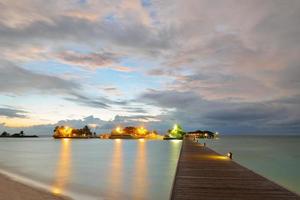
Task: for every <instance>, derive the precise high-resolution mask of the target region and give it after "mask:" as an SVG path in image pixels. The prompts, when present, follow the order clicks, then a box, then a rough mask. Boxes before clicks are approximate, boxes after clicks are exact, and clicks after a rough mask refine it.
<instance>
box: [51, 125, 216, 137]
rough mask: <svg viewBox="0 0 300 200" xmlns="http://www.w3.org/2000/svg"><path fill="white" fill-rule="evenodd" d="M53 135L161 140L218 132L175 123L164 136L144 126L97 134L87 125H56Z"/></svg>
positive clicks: (211, 134) (212, 134)
mask: <svg viewBox="0 0 300 200" xmlns="http://www.w3.org/2000/svg"><path fill="white" fill-rule="evenodd" d="M53 132H54V134H53V137H54V138H56V139H58V138H79V139H80V138H83V139H86V138H100V139H159V140H162V139H164V140H182V139H183V137H193V138H207V139H214V138H216V137H217V135H218V133H213V132H211V131H201V130H196V131H192V132H185V131H184V130H183V128H182V127H181V126H180V125H179V124H174V126H173V128H172V129H169V130H168V131H167V133H166V134H165V135H164V136H163V135H160V134H159V133H158V132H157V131H156V130H151V131H150V130H148V129H147V128H145V127H144V126H126V127H122V126H117V127H116V128H114V129H113V130H112V131H111V132H110V133H103V134H99V136H97V135H96V133H95V132H93V133H92V132H91V130H90V128H89V127H88V126H87V125H86V126H84V127H83V128H82V129H76V128H72V127H69V126H56V127H55V128H54V130H53Z"/></svg>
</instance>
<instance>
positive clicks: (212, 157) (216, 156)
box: [207, 155, 230, 161]
mask: <svg viewBox="0 0 300 200" xmlns="http://www.w3.org/2000/svg"><path fill="white" fill-rule="evenodd" d="M207 158H209V159H213V160H228V161H229V160H230V159H229V158H228V157H227V156H221V155H208V156H207Z"/></svg>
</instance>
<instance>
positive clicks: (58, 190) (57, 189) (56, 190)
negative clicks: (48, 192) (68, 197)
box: [52, 187, 61, 194]
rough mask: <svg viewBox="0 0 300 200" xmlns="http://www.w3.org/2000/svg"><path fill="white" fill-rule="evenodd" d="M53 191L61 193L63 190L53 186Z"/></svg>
mask: <svg viewBox="0 0 300 200" xmlns="http://www.w3.org/2000/svg"><path fill="white" fill-rule="evenodd" d="M52 193H53V194H61V190H60V189H59V188H56V187H54V188H52Z"/></svg>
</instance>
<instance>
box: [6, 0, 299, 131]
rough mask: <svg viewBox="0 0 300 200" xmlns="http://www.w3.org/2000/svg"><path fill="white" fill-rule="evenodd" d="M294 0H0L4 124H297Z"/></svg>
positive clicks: (12, 127) (102, 127) (36, 127)
mask: <svg viewBox="0 0 300 200" xmlns="http://www.w3.org/2000/svg"><path fill="white" fill-rule="evenodd" d="M299 10H300V1H299V0H284V1H283V0H263V1H262V0H251V1H248V0H163V1H161V0H143V1H138V0H131V1H121V0H107V1H97V0H66V1H61V0H51V1H44V0H21V1H17V0H0V131H1V132H2V131H4V130H8V131H18V130H20V129H23V130H25V132H26V133H40V134H51V131H52V130H53V126H55V125H63V124H67V125H70V126H74V127H82V126H83V125H85V124H93V125H94V126H96V127H97V130H96V131H97V132H104V131H108V130H109V129H110V128H112V127H114V126H115V125H124V126H126V125H136V124H143V125H145V126H146V127H148V128H150V129H157V130H159V131H160V132H161V133H164V131H166V130H167V129H168V128H170V127H171V126H172V124H174V123H180V124H181V125H182V127H183V128H184V129H185V130H194V129H201V130H203V129H208V130H211V131H219V132H221V133H224V134H231V133H232V134H272V133H283V134H300V55H299V54H300V12H299Z"/></svg>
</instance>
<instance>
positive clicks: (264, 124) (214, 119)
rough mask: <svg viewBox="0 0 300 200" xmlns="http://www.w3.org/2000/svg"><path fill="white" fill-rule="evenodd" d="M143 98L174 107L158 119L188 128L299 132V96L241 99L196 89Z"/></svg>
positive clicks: (148, 101) (166, 92)
mask: <svg viewBox="0 0 300 200" xmlns="http://www.w3.org/2000/svg"><path fill="white" fill-rule="evenodd" d="M140 98H141V100H143V101H144V102H147V103H149V104H152V105H153V106H158V107H163V108H168V109H170V108H173V109H174V110H169V111H168V112H167V113H166V114H165V115H162V116H160V117H157V119H159V120H160V121H161V122H162V123H163V122H165V121H166V122H168V121H173V123H175V122H179V123H181V124H183V125H184V126H186V127H187V128H188V129H189V130H193V129H211V130H214V131H220V132H223V133H224V132H225V133H229V134H230V133H248V134H252V133H263V134H269V133H273V134H275V133H282V131H285V132H287V133H297V132H298V127H299V126H298V125H297V124H296V123H297V122H298V121H299V118H300V116H299V113H300V112H299V111H300V110H299V108H298V107H299V106H298V104H299V98H298V97H294V98H288V99H278V100H277V101H272V102H270V101H264V102H239V101H229V100H227V101H219V100H204V99H203V98H202V97H201V96H199V95H197V94H195V93H193V92H177V91H153V90H152V91H148V92H146V93H145V94H143V95H141V97H140ZM283 102H285V103H283ZM281 125H282V126H281ZM288 125H290V126H288ZM164 126H165V125H164ZM275 127H276V128H275Z"/></svg>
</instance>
